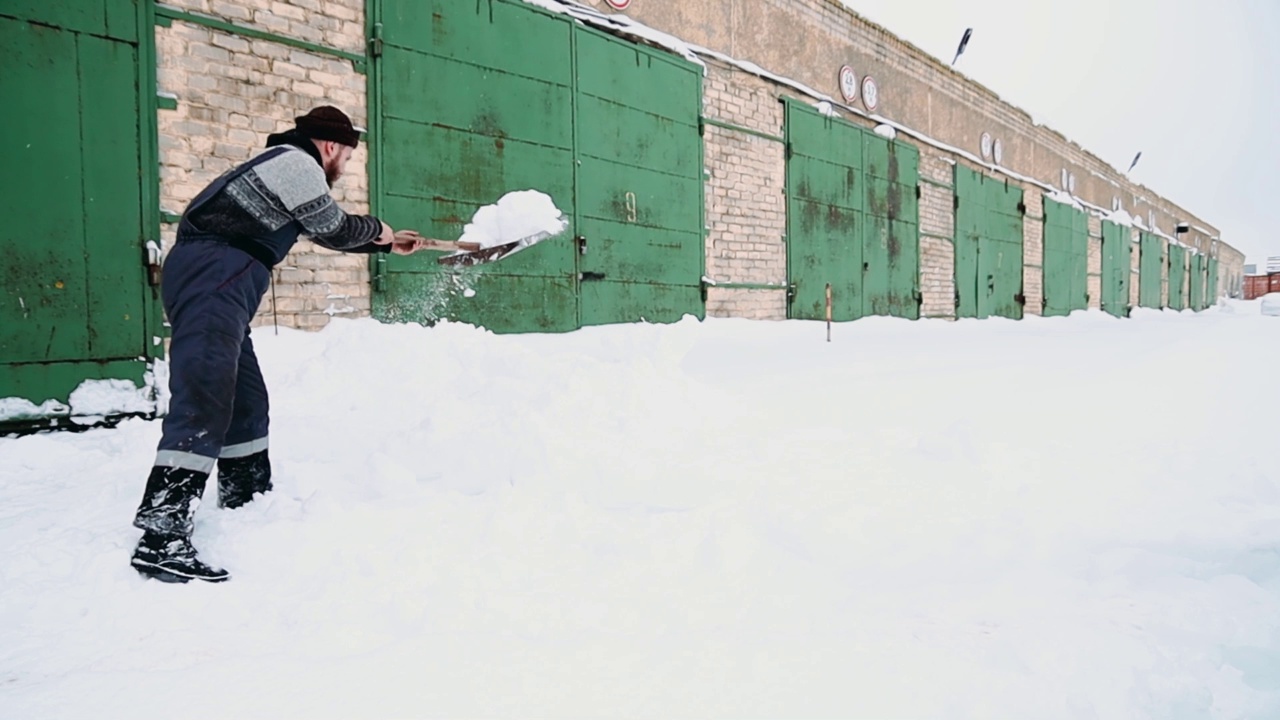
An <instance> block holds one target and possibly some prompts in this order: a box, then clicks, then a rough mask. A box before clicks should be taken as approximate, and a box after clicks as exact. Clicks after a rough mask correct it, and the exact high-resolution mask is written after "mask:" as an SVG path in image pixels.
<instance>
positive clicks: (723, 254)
mask: <svg viewBox="0 0 1280 720" xmlns="http://www.w3.org/2000/svg"><path fill="white" fill-rule="evenodd" d="M703 88H704V89H703V115H704V116H706V117H708V118H713V119H715V120H719V121H721V122H724V123H727V124H732V125H736V126H739V127H743V128H749V129H751V130H755V131H758V132H761V133H765V134H767V135H772V136H775V137H777V136H781V135H782V132H783V127H782V125H783V111H782V103H781V102H780V101H779V96H778V90H777V89H776V88H775V87H773V86H772V85H771V84H770V83H767V82H765V81H764V80H761V79H759V78H757V77H755V76H754V75H750V74H748V73H745V72H742V71H739V70H736V69H733V68H730V67H727V66H720V65H717V64H714V63H712V64H710V65H709V66H708V68H707V74H706V77H705V79H704V81H703ZM703 144H704V153H705V157H706V170H707V178H706V204H707V214H706V223H707V228H708V231H707V239H706V254H707V276H708V277H710V278H712V279H713V280H714V281H715V282H717V283H722V284H751V285H774V286H778V288H779V289H775V290H764V289H748V288H731V287H730V288H726V287H712V288H710V289H709V290H708V293H707V314H708V315H711V316H713V317H729V316H733V317H748V318H756V319H785V318H786V316H787V298H786V290H785V289H784V288H785V286H786V284H787V248H786V244H785V240H784V238H785V236H786V232H787V217H786V196H785V195H784V190H785V184H786V157H785V149H786V148H785V146H784V145H783V144H782V143H780V142H777V141H775V140H771V139H768V138H762V137H759V136H756V135H752V134H750V133H745V132H742V131H740V130H731V129H727V128H722V127H717V126H715V125H707V126H706V129H705V133H704V135H703Z"/></svg>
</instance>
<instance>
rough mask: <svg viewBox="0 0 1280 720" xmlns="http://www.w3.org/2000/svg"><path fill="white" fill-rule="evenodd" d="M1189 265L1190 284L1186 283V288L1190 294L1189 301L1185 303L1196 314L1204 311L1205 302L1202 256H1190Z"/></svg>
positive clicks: (1197, 254)
mask: <svg viewBox="0 0 1280 720" xmlns="http://www.w3.org/2000/svg"><path fill="white" fill-rule="evenodd" d="M1189 264H1190V268H1189V271H1190V273H1191V281H1190V283H1188V288H1189V290H1190V292H1189V295H1190V298H1189V299H1188V301H1187V305H1188V307H1190V308H1191V309H1192V310H1194V311H1196V312H1200V311H1201V310H1204V309H1205V302H1204V285H1205V281H1204V273H1205V262H1204V255H1203V254H1201V253H1196V254H1194V255H1192V256H1191V262H1190V263H1189Z"/></svg>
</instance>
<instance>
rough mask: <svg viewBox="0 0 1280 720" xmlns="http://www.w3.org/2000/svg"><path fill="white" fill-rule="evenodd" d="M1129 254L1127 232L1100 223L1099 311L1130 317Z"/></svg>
mask: <svg viewBox="0 0 1280 720" xmlns="http://www.w3.org/2000/svg"><path fill="white" fill-rule="evenodd" d="M1132 252H1133V242H1132V241H1131V240H1130V239H1129V228H1128V227H1125V226H1124V225H1118V224H1116V223H1113V222H1110V221H1107V220H1104V221H1102V309H1103V310H1104V311H1105V312H1108V313H1110V314H1112V315H1115V316H1116V317H1128V315H1129V276H1130V275H1131V274H1132V263H1133V260H1132V258H1131V257H1130V254H1131V253H1132Z"/></svg>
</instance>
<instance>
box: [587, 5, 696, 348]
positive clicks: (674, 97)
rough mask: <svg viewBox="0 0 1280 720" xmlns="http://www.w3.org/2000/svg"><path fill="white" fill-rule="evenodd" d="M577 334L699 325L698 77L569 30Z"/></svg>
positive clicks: (590, 32)
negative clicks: (640, 323)
mask: <svg viewBox="0 0 1280 720" xmlns="http://www.w3.org/2000/svg"><path fill="white" fill-rule="evenodd" d="M574 51H575V53H576V67H577V76H576V77H577V95H576V100H577V117H576V121H575V128H576V146H577V153H576V156H577V168H578V178H577V180H578V202H577V204H576V211H577V212H576V225H577V233H578V235H579V236H580V237H582V238H583V240H582V246H581V249H582V252H581V253H580V254H579V258H578V269H579V272H580V273H581V277H582V282H581V285H580V288H581V289H580V304H579V308H580V313H581V314H580V319H581V323H582V324H583V325H601V324H605V323H618V322H634V321H637V320H646V321H649V322H672V321H675V320H679V319H680V318H681V317H682V316H683V315H685V314H692V315H695V316H697V317H702V316H703V314H704V310H703V301H702V270H703V262H704V260H703V258H704V250H703V240H702V236H703V233H702V203H703V177H702V136H701V134H700V133H699V130H698V113H699V109H700V102H699V98H701V95H702V86H701V73H699V72H697V71H696V69H694V68H692V67H691V66H690V65H689V64H688V63H687V62H684V61H683V60H679V59H677V58H674V57H672V56H670V55H667V54H665V53H657V52H654V51H652V50H649V49H647V48H642V47H640V46H637V45H631V44H628V43H623V42H619V41H618V40H617V39H616V38H614V37H612V36H609V35H605V34H603V33H600V32H598V31H596V30H594V29H588V28H581V27H579V28H577V29H576V30H575V36H574Z"/></svg>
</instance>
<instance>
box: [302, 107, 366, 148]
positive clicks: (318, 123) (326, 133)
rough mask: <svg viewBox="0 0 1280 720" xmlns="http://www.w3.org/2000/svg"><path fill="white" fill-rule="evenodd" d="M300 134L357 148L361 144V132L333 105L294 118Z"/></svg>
mask: <svg viewBox="0 0 1280 720" xmlns="http://www.w3.org/2000/svg"><path fill="white" fill-rule="evenodd" d="M294 124H295V125H297V127H298V132H299V133H302V134H303V135H305V136H306V137H309V138H311V139H312V140H331V141H333V142H336V143H342V144H343V145H349V146H351V147H355V146H356V145H359V144H360V131H359V130H358V129H357V128H356V127H355V126H354V125H352V124H351V118H349V117H347V114H346V113H344V112H342V111H341V110H339V109H338V108H336V107H333V106H332V105H321V106H320V107H318V108H315V109H313V110H312V111H311V112H309V113H307V114H306V115H302V116H300V117H297V118H294Z"/></svg>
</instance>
